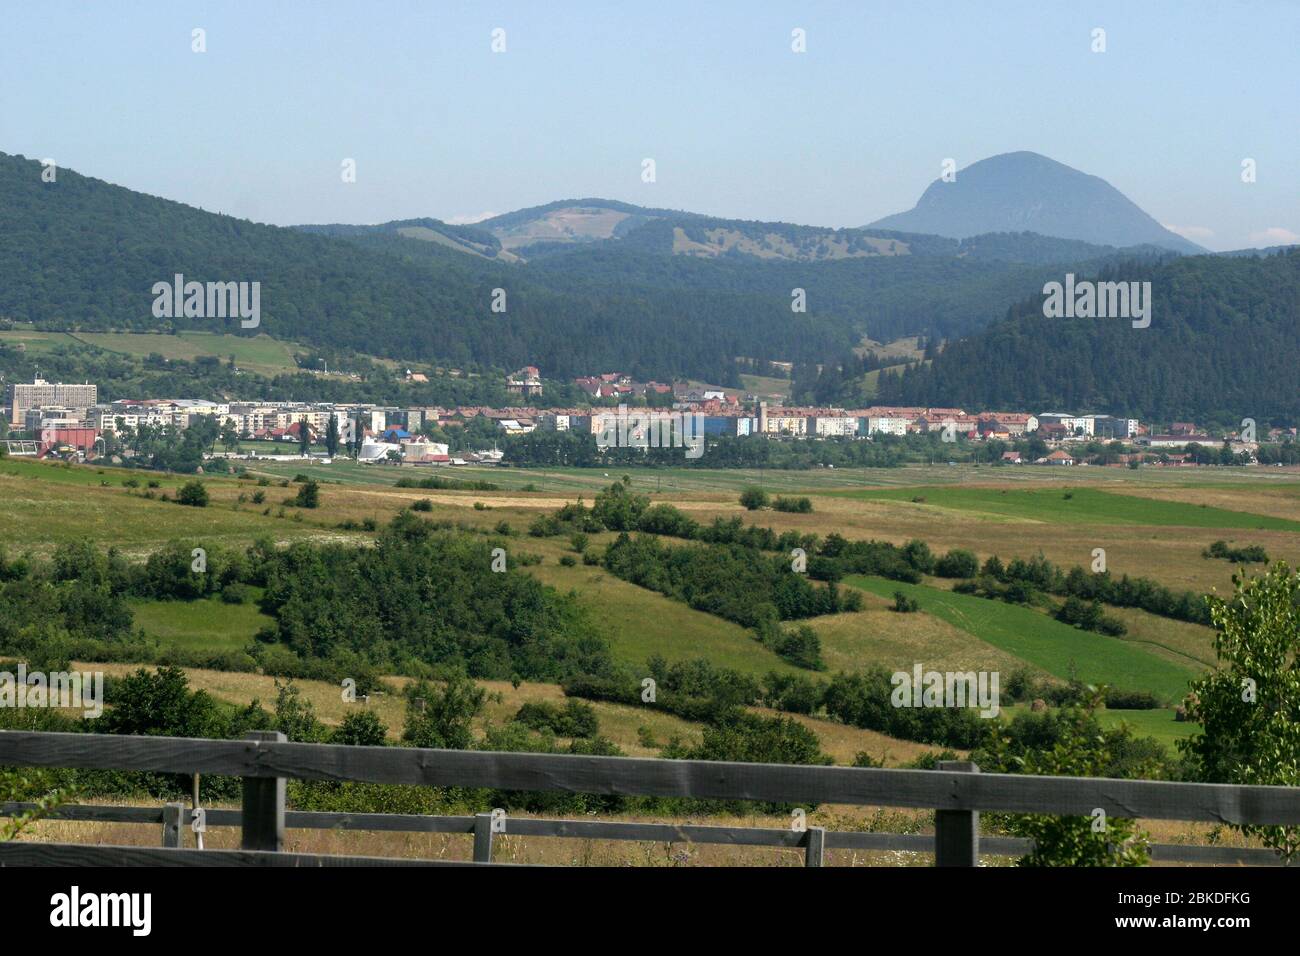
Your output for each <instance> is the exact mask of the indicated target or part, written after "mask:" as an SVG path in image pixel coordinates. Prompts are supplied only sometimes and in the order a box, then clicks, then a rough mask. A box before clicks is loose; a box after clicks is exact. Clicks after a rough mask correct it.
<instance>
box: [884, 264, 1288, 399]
mask: <svg viewBox="0 0 1300 956" xmlns="http://www.w3.org/2000/svg"><path fill="white" fill-rule="evenodd" d="M1059 278H1062V277H1058V279H1059ZM1080 278H1084V277H1083V276H1080ZM1088 278H1097V279H1100V280H1102V281H1106V280H1128V281H1143V280H1149V281H1150V282H1151V284H1152V287H1151V297H1152V303H1153V305H1152V318H1151V325H1150V327H1149V328H1145V329H1140V328H1136V329H1135V328H1133V327H1132V323H1131V322H1130V321H1128V320H1125V319H1080V318H1061V319H1051V318H1045V317H1044V315H1043V296H1042V295H1041V294H1039V295H1036V296H1033V297H1031V298H1028V299H1026V300H1025V301H1023V302H1021V303H1020V304H1019V305H1017V306H1016V307H1015V308H1014V309H1013V310H1012V312H1011V314H1010V316H1009V317H1008V318H1007V319H1006V320H1004V321H1002V322H999V323H997V324H995V325H993V326H992V327H990V328H988V329H986V330H985V331H983V332H981V333H979V334H977V335H975V336H973V337H971V338H969V339H966V340H965V341H961V342H955V343H953V344H951V345H949V346H948V347H947V348H945V349H944V350H943V352H942V353H940V354H939V355H938V356H937V357H936V358H935V359H934V361H933V363H932V364H930V365H927V366H916V367H911V368H909V369H907V370H906V371H905V372H904V373H903V374H902V375H901V376H898V375H896V374H894V373H888V372H887V373H882V374H881V378H880V383H879V394H880V399H881V401H888V402H898V403H900V404H908V405H912V404H915V405H927V404H943V405H960V406H963V407H965V408H968V409H994V408H998V409H1005V408H1026V409H1030V410H1033V411H1043V410H1046V409H1049V408H1051V409H1057V408H1062V409H1068V410H1076V411H1079V412H1083V411H1096V412H1100V413H1111V414H1120V415H1132V416H1137V417H1140V418H1144V419H1155V420H1157V421H1170V420H1196V421H1202V420H1213V421H1218V422H1223V423H1239V422H1240V421H1241V419H1242V418H1254V419H1256V420H1257V421H1258V422H1261V423H1262V422H1265V421H1273V422H1277V423H1279V424H1281V423H1287V424H1291V423H1294V422H1295V421H1296V420H1297V419H1300V249H1295V248H1292V249H1290V250H1284V251H1282V252H1278V253H1276V254H1273V255H1270V256H1241V257H1229V256H1195V257H1188V258H1179V259H1174V260H1169V261H1165V262H1163V263H1160V264H1158V265H1155V266H1154V267H1152V264H1151V263H1149V262H1148V263H1146V264H1138V263H1134V264H1129V265H1127V266H1123V267H1112V268H1109V269H1106V270H1104V271H1103V272H1102V273H1101V274H1100V275H1097V276H1089V277H1088Z"/></svg>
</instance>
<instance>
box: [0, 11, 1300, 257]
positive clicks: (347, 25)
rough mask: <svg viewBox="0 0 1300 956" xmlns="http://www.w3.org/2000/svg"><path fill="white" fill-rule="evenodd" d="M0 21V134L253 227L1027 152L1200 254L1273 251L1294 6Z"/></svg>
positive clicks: (73, 14) (810, 189)
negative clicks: (197, 41)
mask: <svg viewBox="0 0 1300 956" xmlns="http://www.w3.org/2000/svg"><path fill="white" fill-rule="evenodd" d="M3 22H4V28H3V31H2V32H0V150H2V151H4V152H9V153H22V154H24V155H27V156H29V157H34V158H44V157H50V158H53V159H55V160H56V161H57V162H59V164H60V165H62V166H67V167H71V168H73V169H76V170H78V171H80V172H84V173H86V174H89V175H93V176H96V177H99V178H101V179H105V180H108V181H110V182H114V183H119V184H121V185H124V186H128V187H130V188H132V189H138V190H142V191H144V192H148V193H152V194H155V195H160V196H165V197H168V198H171V199H177V200H180V201H182V202H187V203H191V204H193V205H196V206H201V207H202V208H204V209H210V210H219V211H222V212H227V213H231V214H233V215H237V216H242V217H247V218H250V219H255V220H258V221H262V222H272V223H279V224H290V223H300V222H381V221H384V220H388V219H397V218H409V217H414V216H435V217H438V218H441V219H455V218H458V217H463V218H473V217H475V216H478V215H481V214H483V213H487V212H506V211H509V210H512V209H517V208H520V207H523V206H529V205H536V204H540V203H544V202H549V201H552V200H555V199H561V198H573V197H579V196H600V197H605V198H611V199H622V200H625V201H628V202H635V203H641V204H646V205H655V206H667V207H672V208H681V209H690V210H694V211H698V212H705V213H710V214H714V215H719V216H728V217H739V218H747V219H767V220H785V221H792V222H801V223H811V224H819V225H830V226H853V225H862V224H864V223H867V222H869V221H871V220H873V219H876V218H878V217H880V216H883V215H886V214H889V213H893V212H897V211H899V210H902V209H906V208H910V207H911V206H912V205H913V204H914V203H915V201H916V199H917V197H918V196H919V195H920V193H921V192H922V190H923V189H924V188H925V186H926V185H927V184H928V183H929V182H930V181H931V180H933V179H934V178H936V176H937V175H938V174H939V164H940V162H941V161H942V159H944V158H945V157H953V158H954V159H956V160H957V163H958V166H959V167H961V166H965V165H968V164H969V163H971V162H974V161H975V160H978V159H981V158H984V157H986V156H989V155H993V154H996V153H1002V152H1008V151H1011V150H1017V149H1030V150H1035V151H1037V152H1040V153H1044V154H1045V155H1048V156H1051V157H1052V158H1054V159H1057V160H1060V161H1061V162H1064V163H1067V164H1069V165H1071V166H1074V167H1076V168H1078V169H1081V170H1083V171H1084V172H1088V173H1092V174H1095V175H1098V176H1101V177H1103V178H1104V179H1107V180H1108V181H1110V182H1111V183H1112V184H1113V185H1114V186H1116V187H1117V188H1118V189H1120V190H1121V191H1122V192H1124V193H1125V194H1126V195H1128V196H1129V198H1131V199H1133V200H1134V201H1135V202H1137V203H1138V204H1139V205H1140V206H1142V207H1143V208H1144V209H1146V210H1147V211H1148V212H1149V213H1151V215H1153V216H1154V217H1155V218H1156V219H1158V220H1159V221H1161V222H1162V223H1165V224H1166V225H1171V226H1174V227H1177V228H1178V229H1180V230H1184V231H1185V234H1186V235H1188V236H1189V237H1190V238H1192V239H1194V240H1195V241H1197V242H1200V243H1201V244H1203V245H1205V246H1208V247H1210V248H1213V249H1228V248H1239V247H1242V246H1247V245H1268V244H1273V243H1277V242H1283V241H1300V237H1297V235H1296V234H1300V69H1297V66H1298V65H1300V2H1296V0H1278V2H1271V0H1269V2H1266V0H1260V2H1246V0H1241V2H1233V0H1216V2H1195V0H1184V2H1156V0H1141V2H1134V0H1125V2H1119V3H1105V2H1101V3H1097V2H1088V3H1082V2H1052V0H1035V2H1026V3H1020V2H1010V0H1007V2H986V3H975V2H967V0H949V2H945V0H939V2H934V0H931V2H925V3H920V2H917V3H868V2H857V3H854V2H844V3H820V2H802V3H800V2H790V3H787V2H764V0H753V2H750V3H732V2H723V0H690V2H669V0H654V2H652V3H633V2H627V3H624V2H614V0H600V2H577V0H572V2H566V0H546V2H521V3H490V2H463V3H444V2H436V0H426V2H410V3H402V2H383V0H375V2H371V0H348V2H339V0H317V2H312V3H302V2H289V0H274V2H256V3H253V2H238V0H235V2H212V3H190V2H183V0H168V2H157V3H155V2H127V0H116V2H105V3H94V4H91V3H86V2H55V0H41V2H30V3H18V2H8V3H6V4H5V5H4V10H3ZM195 27H202V28H204V29H205V30H206V31H207V52H206V53H203V54H196V53H193V52H191V49H190V47H191V30H192V29H193V28H195ZM496 27H501V28H504V29H505V30H506V44H507V51H506V52H505V53H503V54H494V53H492V52H491V49H490V41H491V36H490V34H491V31H492V30H493V29H494V28H496ZM796 27H800V28H803V29H804V30H806V31H807V46H808V50H807V53H804V54H795V53H793V52H792V51H791V48H790V44H791V38H790V34H791V30H792V29H794V28H796ZM1094 27H1102V28H1104V29H1105V30H1106V40H1107V51H1106V52H1105V53H1093V52H1092V51H1091V49H1090V45H1091V42H1092V40H1091V31H1092V30H1093V28H1094ZM645 157H652V158H654V159H655V161H656V163H657V173H658V181H657V182H655V183H653V184H646V183H643V182H642V181H641V177H640V172H641V160H642V159H643V158H645ZM1245 157H1251V158H1253V159H1255V160H1256V161H1257V163H1258V181H1257V182H1256V183H1254V184H1253V185H1245V184H1243V183H1242V182H1241V178H1240V168H1241V161H1242V159H1243V158H1245ZM344 158H354V159H355V160H356V162H357V182H356V183H354V184H345V183H343V182H342V181H341V178H340V175H339V174H340V168H341V167H340V164H341V163H342V161H343V159H344Z"/></svg>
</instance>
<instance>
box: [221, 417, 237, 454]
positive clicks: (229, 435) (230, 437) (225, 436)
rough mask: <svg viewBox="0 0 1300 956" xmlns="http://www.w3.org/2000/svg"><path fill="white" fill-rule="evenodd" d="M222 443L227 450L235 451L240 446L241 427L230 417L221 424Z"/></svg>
mask: <svg viewBox="0 0 1300 956" xmlns="http://www.w3.org/2000/svg"><path fill="white" fill-rule="evenodd" d="M221 445H222V447H223V448H225V449H226V451H234V450H235V449H236V448H238V447H239V429H237V428H236V427H235V423H234V421H233V420H231V419H229V418H227V419H226V420H225V421H224V422H223V423H222V425H221Z"/></svg>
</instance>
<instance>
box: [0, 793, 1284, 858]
mask: <svg viewBox="0 0 1300 956" xmlns="http://www.w3.org/2000/svg"><path fill="white" fill-rule="evenodd" d="M36 806H37V805H36V804H34V803H0V816H15V815H17V814H20V813H23V812H26V811H28V810H34V809H36ZM169 810H171V813H172V814H174V820H175V824H174V826H179V827H181V828H188V827H190V825H191V824H192V822H193V820H194V811H193V810H192V809H189V808H186V807H184V806H183V805H181V804H178V803H173V804H167V805H166V806H161V807H115V806H86V805H71V806H62V807H59V808H58V809H57V810H56V811H54V812H52V813H49V814H48V815H47V819H58V820H70V821H85V822H93V823H132V824H151V825H154V826H163V827H164V828H166V827H167V826H168V825H169V820H168V815H169ZM482 816H487V817H488V819H489V827H488V832H489V833H491V829H490V819H491V815H490V814H478V815H474V816H468V815H467V816H423V815H416V814H404V813H336V812H319V811H310V810H308V811H304V810H288V811H285V815H284V818H285V822H284V825H285V828H286V829H289V830H364V831H369V832H385V833H391V832H400V833H449V834H474V833H476V832H481V831H482V829H483V824H482V823H481V822H480V819H479V818H480V817H482ZM204 820H205V823H206V825H207V826H209V827H240V826H242V825H243V814H242V813H241V812H240V811H239V810H227V809H219V808H206V809H205V810H204ZM476 827H477V828H478V829H477V831H476ZM818 830H819V828H817V827H810V828H808V830H805V831H803V832H798V831H795V830H778V829H775V828H771V827H725V826H700V825H695V824H672V823H630V822H622V821H611V820H546V819H538V818H535V817H514V816H512V817H508V818H507V819H506V821H505V829H504V830H503V831H502V832H501V833H499V834H495V836H521V837H560V838H569V839H585V840H634V841H641V842H647V843H699V844H713V845H730V846H757V847H785V848H790V849H802V850H804V851H805V865H808V866H816V865H819V861H818V862H814V861H815V860H816V859H817V853H816V847H815V839H814V838H810V837H809V834H810V833H812V834H816V832H817V831H818ZM173 833H175V835H173ZM482 842H483V841H480V843H482ZM493 842H494V841H488V842H487V845H486V847H483V846H476V850H477V851H478V852H477V853H476V854H475V860H476V861H477V862H480V863H487V862H491V852H492V846H493ZM810 843H811V844H813V845H812V846H810ZM23 845H25V846H32V845H33V844H23ZM163 846H165V847H166V846H170V847H179V846H180V840H179V831H169V830H166V829H165V830H164V833H163ZM822 848H823V849H824V850H862V851H875V852H879V851H904V852H909V853H933V852H934V849H935V847H934V837H933V836H932V835H930V834H924V833H879V832H864V831H858V830H826V831H824V833H823V834H822ZM1032 848H1033V841H1031V840H1026V839H1022V838H1020V837H982V838H981V839H980V843H979V852H980V856H993V857H1008V856H1022V855H1024V854H1026V853H1028V852H1029V851H1030V850H1031V849H1032ZM196 852H197V851H196ZM203 852H209V853H224V852H227V851H217V850H208V851H203ZM286 855H287V856H292V857H296V858H299V859H300V861H301V860H307V859H312V858H314V857H312V855H310V854H286ZM1151 858H1152V860H1154V861H1156V862H1158V863H1201V864H1217V865H1241V864H1246V865H1252V866H1281V865H1284V864H1283V861H1282V860H1281V859H1280V858H1279V857H1278V855H1277V854H1276V853H1274V852H1273V851H1272V850H1266V849H1262V848H1259V847H1232V846H1201V845H1195V844H1182V843H1155V844H1152V845H1151ZM353 859H361V858H353ZM0 862H4V860H3V849H2V848H0ZM234 865H238V864H234ZM294 865H299V866H301V865H306V864H304V863H303V862H299V863H297V864H294Z"/></svg>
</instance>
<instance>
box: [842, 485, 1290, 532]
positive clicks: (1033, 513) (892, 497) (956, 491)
mask: <svg viewBox="0 0 1300 956" xmlns="http://www.w3.org/2000/svg"><path fill="white" fill-rule="evenodd" d="M841 494H846V495H849V496H851V497H854V498H860V499H865V500H877V501H879V500H886V501H910V502H914V503H916V504H920V505H922V506H924V507H925V508H946V509H954V510H958V511H966V512H978V513H981V514H984V515H988V516H992V517H1003V518H1014V519H1022V520H1028V521H1043V522H1049V523H1051V524H1075V525H1079V524H1085V525H1091V524H1107V525H1108V524H1122V525H1137V526H1169V527H1187V528H1249V529H1259V530H1278V531H1300V521H1294V520H1291V519H1289V518H1279V517H1276V516H1274V515H1267V514H1252V513H1249V512H1245V511H1229V510H1227V509H1225V508H1216V507H1211V506H1210V505H1205V504H1202V505H1194V504H1187V503H1184V502H1181V501H1176V500H1169V499H1151V498H1145V497H1137V496H1134V495H1125V494H1122V493H1120V494H1115V493H1112V492H1110V491H1103V490H1101V489H1098V488H1081V487H1067V488H1053V489H1050V490H1049V489H1042V490H1038V489H1033V490H1030V489H1020V488H1016V489H1006V488H1002V489H998V488H954V487H930V488H882V489H870V490H861V491H854V492H842V493H841ZM917 499H920V500H917Z"/></svg>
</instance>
